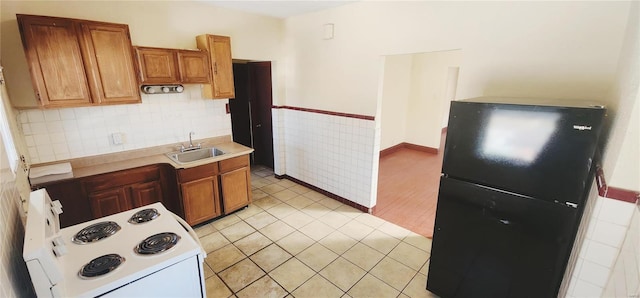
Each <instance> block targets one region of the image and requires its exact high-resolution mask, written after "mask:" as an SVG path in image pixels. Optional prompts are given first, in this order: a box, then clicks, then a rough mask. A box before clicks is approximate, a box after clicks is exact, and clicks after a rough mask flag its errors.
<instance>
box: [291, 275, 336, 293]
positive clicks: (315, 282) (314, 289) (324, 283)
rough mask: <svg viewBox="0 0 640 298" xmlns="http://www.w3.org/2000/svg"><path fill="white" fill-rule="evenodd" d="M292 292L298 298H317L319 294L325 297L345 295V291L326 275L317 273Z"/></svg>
mask: <svg viewBox="0 0 640 298" xmlns="http://www.w3.org/2000/svg"><path fill="white" fill-rule="evenodd" d="M292 294H293V296H295V297H296V298H305V297H309V298H315V297H319V296H322V297H323V298H331V297H335V298H339V297H342V295H344V292H343V291H342V290H340V289H339V288H338V287H336V286H335V285H334V284H332V283H330V282H329V281H328V280H326V279H325V278H324V277H322V276H320V275H318V274H316V275H314V276H313V277H311V278H310V279H309V280H308V281H307V282H305V283H304V284H302V285H301V286H300V287H299V288H297V289H296V290H295V291H293V293H292Z"/></svg>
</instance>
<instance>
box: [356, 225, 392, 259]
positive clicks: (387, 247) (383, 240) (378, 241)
mask: <svg viewBox="0 0 640 298" xmlns="http://www.w3.org/2000/svg"><path fill="white" fill-rule="evenodd" d="M360 242H362V243H364V244H366V245H367V246H369V247H371V248H373V249H375V250H377V251H379V252H381V253H383V254H385V255H386V254H388V253H389V252H390V251H391V250H392V249H393V248H394V247H396V245H398V243H400V239H398V238H393V237H391V236H389V235H388V234H385V233H383V232H380V231H378V230H375V231H373V232H371V233H370V234H369V235H367V237H364V239H362V240H360Z"/></svg>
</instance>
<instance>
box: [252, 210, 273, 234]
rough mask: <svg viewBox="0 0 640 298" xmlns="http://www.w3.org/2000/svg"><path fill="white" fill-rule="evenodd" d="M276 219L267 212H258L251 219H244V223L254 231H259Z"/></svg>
mask: <svg viewBox="0 0 640 298" xmlns="http://www.w3.org/2000/svg"><path fill="white" fill-rule="evenodd" d="M277 220H278V219H277V218H275V216H273V215H271V214H269V213H268V212H265V211H263V212H260V213H258V214H256V215H254V216H252V217H249V218H247V219H245V220H244V221H245V222H246V223H248V224H249V225H251V226H252V227H253V228H254V229H257V230H260V229H262V228H264V227H266V226H268V225H270V224H272V223H274V222H276V221H277Z"/></svg>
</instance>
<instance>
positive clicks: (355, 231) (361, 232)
mask: <svg viewBox="0 0 640 298" xmlns="http://www.w3.org/2000/svg"><path fill="white" fill-rule="evenodd" d="M339 231H340V232H342V233H343V234H345V235H347V236H349V237H351V238H353V239H356V240H361V239H363V238H364V237H367V235H369V234H370V233H371V232H373V228H372V227H370V226H367V225H365V224H363V223H361V222H359V221H357V220H352V221H350V222H348V223H346V224H344V225H343V226H342V227H340V229H339Z"/></svg>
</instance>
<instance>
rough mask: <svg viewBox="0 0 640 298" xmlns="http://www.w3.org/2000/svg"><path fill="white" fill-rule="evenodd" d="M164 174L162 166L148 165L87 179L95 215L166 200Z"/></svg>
mask: <svg viewBox="0 0 640 298" xmlns="http://www.w3.org/2000/svg"><path fill="white" fill-rule="evenodd" d="M160 177H161V174H160V168H159V167H158V166H147V167H141V168H135V169H129V170H124V171H118V172H113V173H107V174H102V175H97V176H94V177H88V178H85V179H84V182H83V184H84V187H85V189H86V191H87V196H88V199H89V204H90V206H91V213H92V215H93V217H94V218H98V217H103V216H107V215H111V214H116V213H118V212H122V211H126V210H130V209H133V208H137V207H141V206H145V205H149V204H153V203H155V202H162V201H163V193H162V186H161V183H160ZM63 207H64V206H63Z"/></svg>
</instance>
